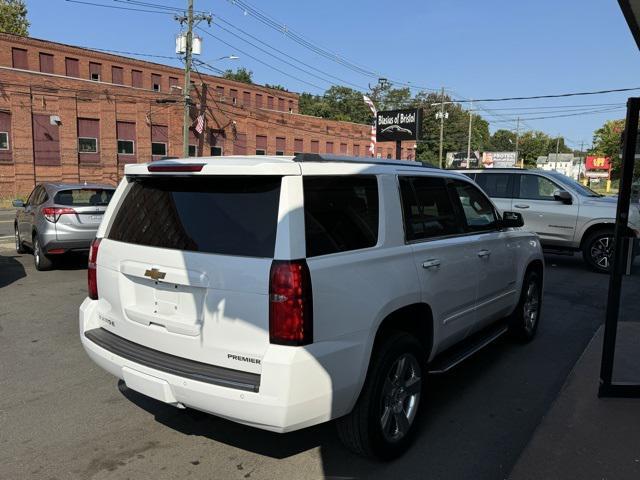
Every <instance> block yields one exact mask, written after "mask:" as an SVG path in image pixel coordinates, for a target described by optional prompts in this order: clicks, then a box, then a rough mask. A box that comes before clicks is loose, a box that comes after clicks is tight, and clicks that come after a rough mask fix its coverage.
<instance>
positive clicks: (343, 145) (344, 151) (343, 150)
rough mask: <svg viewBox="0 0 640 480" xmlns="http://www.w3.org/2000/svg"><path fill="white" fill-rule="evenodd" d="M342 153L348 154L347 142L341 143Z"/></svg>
mask: <svg viewBox="0 0 640 480" xmlns="http://www.w3.org/2000/svg"><path fill="white" fill-rule="evenodd" d="M340 153H341V154H343V155H346V154H347V144H346V143H341V144H340Z"/></svg>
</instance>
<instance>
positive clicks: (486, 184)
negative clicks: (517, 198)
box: [475, 173, 514, 213]
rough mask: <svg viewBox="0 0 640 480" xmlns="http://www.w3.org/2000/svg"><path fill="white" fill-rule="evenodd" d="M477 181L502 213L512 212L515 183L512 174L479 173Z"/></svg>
mask: <svg viewBox="0 0 640 480" xmlns="http://www.w3.org/2000/svg"><path fill="white" fill-rule="evenodd" d="M475 181H476V183H477V184H478V185H479V186H480V188H481V189H482V190H484V192H485V193H486V194H487V195H489V197H491V200H493V203H494V204H495V206H496V207H498V210H499V211H500V213H502V212H509V211H511V205H512V203H513V183H514V175H513V174H512V173H478V174H476V178H475Z"/></svg>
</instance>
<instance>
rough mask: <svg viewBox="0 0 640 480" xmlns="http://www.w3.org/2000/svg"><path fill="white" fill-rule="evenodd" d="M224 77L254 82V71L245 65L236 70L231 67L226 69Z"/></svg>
mask: <svg viewBox="0 0 640 480" xmlns="http://www.w3.org/2000/svg"><path fill="white" fill-rule="evenodd" d="M222 77H223V78H226V79H229V80H235V81H236V82H242V83H253V78H252V77H253V72H252V71H251V70H247V69H246V68H244V67H240V68H238V69H237V70H236V71H235V72H234V71H233V70H231V69H229V70H225V71H224V73H223V74H222Z"/></svg>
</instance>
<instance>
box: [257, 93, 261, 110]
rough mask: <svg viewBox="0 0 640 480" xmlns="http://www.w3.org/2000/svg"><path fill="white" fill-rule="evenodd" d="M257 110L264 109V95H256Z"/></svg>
mask: <svg viewBox="0 0 640 480" xmlns="http://www.w3.org/2000/svg"><path fill="white" fill-rule="evenodd" d="M256 108H262V94H261V93H256Z"/></svg>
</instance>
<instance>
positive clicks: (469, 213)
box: [449, 175, 517, 330]
mask: <svg viewBox="0 0 640 480" xmlns="http://www.w3.org/2000/svg"><path fill="white" fill-rule="evenodd" d="M489 176H492V175H489ZM449 188H450V189H451V191H452V195H453V197H454V201H455V202H456V204H457V205H456V207H457V208H458V209H459V210H461V211H462V214H463V215H462V216H463V217H464V220H465V226H464V230H465V232H466V233H467V235H469V237H468V238H469V239H471V241H472V242H473V243H472V247H471V248H472V250H473V255H472V256H473V257H474V262H475V264H476V268H477V271H478V277H477V278H478V291H477V300H476V310H477V315H478V317H477V322H476V323H477V324H476V326H475V330H477V329H479V328H481V327H483V326H486V325H488V324H489V323H491V322H493V321H495V320H499V319H501V318H503V317H504V316H505V315H507V314H509V312H510V311H511V309H512V308H513V306H514V305H515V302H516V301H517V295H516V290H515V288H516V274H517V268H516V257H515V252H514V250H513V246H512V244H511V242H510V234H509V232H508V231H504V230H501V229H500V225H499V222H498V216H497V214H496V211H495V209H494V206H493V205H492V203H491V201H490V200H489V199H488V198H487V197H486V196H485V195H484V194H483V193H482V191H480V190H479V189H478V188H477V187H476V186H475V185H473V184H471V183H469V182H466V181H462V180H453V181H451V182H450V183H449Z"/></svg>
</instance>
